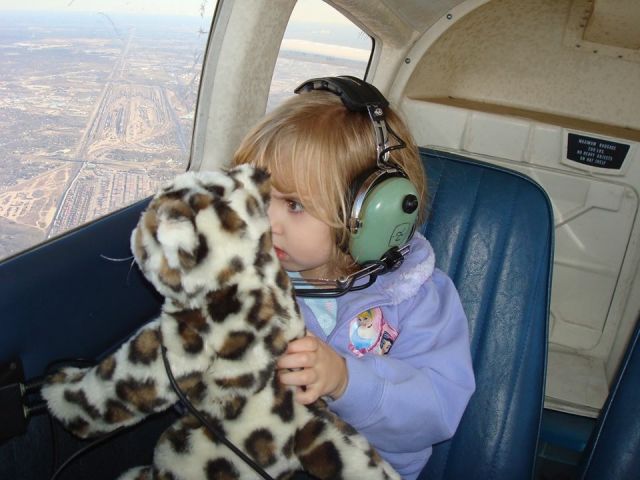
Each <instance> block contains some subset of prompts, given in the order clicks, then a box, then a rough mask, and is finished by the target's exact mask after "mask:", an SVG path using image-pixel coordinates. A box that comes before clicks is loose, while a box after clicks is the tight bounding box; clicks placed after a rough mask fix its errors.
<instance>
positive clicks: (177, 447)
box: [43, 165, 399, 480]
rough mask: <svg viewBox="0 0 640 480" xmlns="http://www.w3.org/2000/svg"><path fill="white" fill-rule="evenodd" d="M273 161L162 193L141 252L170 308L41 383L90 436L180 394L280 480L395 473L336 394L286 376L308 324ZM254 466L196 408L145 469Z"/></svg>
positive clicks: (210, 471) (147, 221) (213, 475)
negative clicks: (339, 406)
mask: <svg viewBox="0 0 640 480" xmlns="http://www.w3.org/2000/svg"><path fill="white" fill-rule="evenodd" d="M269 192H270V185H269V180H268V176H267V174H266V173H265V172H263V171H261V170H257V169H253V168H252V167H250V166H248V165H244V166H240V167H237V168H235V169H232V170H228V171H220V172H203V173H197V174H196V173H186V174H183V175H180V176H178V177H177V178H176V179H175V180H174V182H173V183H172V184H171V185H170V186H168V187H167V188H165V189H164V190H162V191H161V192H159V193H158V194H157V195H156V196H155V197H154V199H153V200H152V202H151V204H150V205H149V207H148V208H147V210H146V211H145V212H144V213H143V215H142V217H141V219H140V221H139V223H138V225H137V227H136V228H135V230H134V231H133V234H132V237H131V247H132V250H133V252H134V256H135V259H136V262H137V264H138V266H139V267H140V269H141V270H142V272H143V273H144V274H145V276H146V277H147V278H148V279H149V280H150V281H151V283H152V284H153V285H154V286H155V288H156V289H157V290H158V291H159V292H160V293H161V294H162V295H164V297H165V301H164V304H163V306H162V310H161V313H160V315H159V316H158V317H157V318H156V319H155V320H153V321H151V322H150V323H148V324H146V325H145V326H144V327H142V328H141V329H140V330H139V331H138V332H137V333H135V334H134V335H133V336H132V337H131V338H130V339H129V340H128V341H127V342H126V343H125V344H123V345H122V346H121V347H120V348H119V349H118V350H117V351H116V353H114V354H113V355H111V356H109V357H107V358H105V359H104V360H103V361H102V362H100V364H98V365H97V366H95V367H93V368H90V369H76V368H67V369H64V370H62V371H60V372H59V373H57V374H55V375H53V376H51V377H50V378H49V379H48V381H47V384H46V385H45V387H44V388H43V396H44V397H45V399H46V400H47V403H48V406H49V409H50V411H51V412H52V413H53V415H54V416H55V417H57V418H58V419H59V420H61V421H62V422H63V424H64V425H65V426H66V428H67V429H69V430H70V431H72V432H73V433H75V434H76V435H78V436H80V437H88V436H93V435H98V434H101V433H104V432H108V431H111V430H114V429H115V428H117V427H121V426H126V425H132V424H134V423H136V422H139V421H140V420H142V419H143V418H144V417H146V416H147V415H149V414H151V413H154V412H158V411H161V410H165V409H166V408H168V407H169V406H171V405H173V404H174V403H175V402H176V401H177V396H176V395H175V393H174V391H173V390H172V388H171V386H170V384H169V380H168V377H167V374H166V371H165V368H164V366H163V361H162V353H161V348H162V347H164V348H166V350H167V358H168V360H169V363H170V365H171V369H172V371H173V374H174V376H175V377H176V379H177V381H178V384H179V385H180V388H181V389H182V390H183V391H184V392H185V393H186V395H187V396H188V398H189V399H190V401H191V402H192V403H193V405H194V406H195V407H196V408H197V409H198V410H199V411H200V412H201V413H202V414H203V415H204V416H205V418H206V419H207V420H208V421H209V422H210V423H211V424H212V425H214V426H216V427H217V428H218V429H219V430H221V431H223V432H224V433H225V434H226V436H227V437H228V438H229V439H230V440H231V441H232V442H233V443H234V444H235V445H236V446H237V447H238V448H240V449H241V450H243V451H244V452H245V453H246V454H247V455H249V456H250V457H251V458H252V459H253V460H254V461H255V462H257V463H258V464H259V465H261V466H262V467H263V468H265V469H266V471H267V472H268V473H269V474H270V475H271V476H272V477H273V478H277V479H287V478H290V477H291V476H292V475H293V474H294V472H296V471H300V470H305V471H307V472H308V473H310V474H311V475H313V476H314V477H317V478H320V479H340V478H354V479H355V478H357V479H362V478H366V479H396V478H399V476H398V475H397V473H395V472H394V471H393V470H392V468H391V467H390V466H389V465H388V464H387V463H386V462H384V461H383V460H382V459H381V458H380V457H379V456H378V454H377V453H376V451H375V450H374V449H373V448H372V447H371V445H370V444H369V443H368V442H367V441H366V440H365V438H364V437H362V436H361V435H359V434H358V433H357V432H356V431H355V430H354V429H353V428H352V427H350V426H349V425H347V424H346V423H345V422H343V421H341V420H340V419H339V418H338V417H336V416H335V415H334V414H333V413H331V412H330V411H329V410H328V408H327V405H326V403H325V402H324V401H322V400H318V401H316V402H315V403H313V404H312V405H309V406H302V405H300V404H297V403H295V402H294V400H293V391H292V389H291V388H288V387H284V386H282V385H281V384H280V383H279V382H278V380H277V376H276V366H275V365H276V359H277V358H278V356H280V355H281V354H282V353H283V352H284V351H285V349H286V347H287V344H288V342H289V341H291V340H292V339H294V338H299V337H301V336H303V335H304V334H305V327H304V323H303V321H302V319H301V318H300V315H299V312H298V310H297V305H296V303H295V300H294V297H293V291H292V287H291V284H290V282H289V278H288V276H287V275H286V273H285V272H284V271H283V270H282V268H281V267H280V264H279V262H278V261H277V258H276V256H275V253H274V250H273V247H272V243H271V234H270V229H269V223H268V219H267V216H266V208H267V204H268V201H269ZM256 477H257V474H256V473H255V471H253V470H251V468H250V467H249V466H247V465H246V464H245V463H244V462H243V461H242V460H240V459H239V458H238V457H237V456H236V455H235V454H234V453H233V452H231V451H230V450H229V449H228V448H227V447H226V446H224V445H223V444H222V443H221V442H220V441H219V439H217V438H216V437H215V436H213V435H212V434H211V433H210V432H209V431H208V430H207V429H205V428H204V427H203V426H202V425H201V424H200V422H199V421H198V420H197V419H196V418H195V417H193V416H191V415H186V416H184V417H183V418H181V419H180V420H179V421H178V422H177V423H175V424H174V425H172V426H171V427H169V428H168V429H167V430H166V431H165V432H164V434H163V435H162V436H161V437H160V439H159V440H158V443H157V445H156V448H155V453H154V460H153V464H152V465H150V466H144V467H139V468H136V469H133V470H130V471H128V472H126V473H125V474H124V475H123V477H121V478H128V479H132V478H136V479H148V478H154V479H200V478H206V479H229V480H231V479H246V478H256Z"/></svg>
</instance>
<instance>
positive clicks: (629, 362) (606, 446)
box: [579, 321, 640, 480]
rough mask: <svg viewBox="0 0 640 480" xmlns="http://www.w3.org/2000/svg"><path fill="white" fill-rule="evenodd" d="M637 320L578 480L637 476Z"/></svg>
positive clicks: (639, 338) (639, 440)
mask: <svg viewBox="0 0 640 480" xmlns="http://www.w3.org/2000/svg"><path fill="white" fill-rule="evenodd" d="M638 452H640V321H638V323H637V325H636V330H635V332H634V334H633V336H632V337H631V339H630V341H629V345H628V347H627V351H626V353H625V356H624V358H623V360H622V362H621V364H620V368H619V369H618V374H617V376H616V378H615V381H614V382H613V384H612V385H611V388H610V390H609V396H608V398H607V401H606V402H605V405H604V407H603V408H602V412H601V413H600V416H599V418H598V421H597V423H596V426H595V429H594V431H593V434H592V436H591V439H590V440H589V443H588V445H587V448H586V449H585V453H584V455H583V458H582V461H581V463H580V465H579V472H580V473H579V478H580V479H581V480H600V479H603V478H606V479H607V480H630V479H638V478H640V455H638Z"/></svg>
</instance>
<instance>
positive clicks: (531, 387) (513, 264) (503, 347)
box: [419, 149, 554, 480]
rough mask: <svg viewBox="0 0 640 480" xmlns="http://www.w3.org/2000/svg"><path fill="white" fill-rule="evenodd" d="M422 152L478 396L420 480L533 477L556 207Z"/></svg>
mask: <svg viewBox="0 0 640 480" xmlns="http://www.w3.org/2000/svg"><path fill="white" fill-rule="evenodd" d="M420 153H421V156H422V159H423V163H424V165H425V168H426V170H427V175H428V182H429V185H428V186H429V196H430V199H431V206H430V212H429V217H428V220H427V221H426V223H425V225H423V227H422V231H423V233H425V235H426V237H427V238H428V239H429V240H430V241H431V244H432V245H433V248H434V250H435V252H436V265H437V266H438V267H439V268H440V269H442V270H443V271H445V272H446V273H447V274H448V275H449V276H450V277H451V278H452V280H453V281H454V283H455V284H456V286H457V288H458V290H459V292H460V298H461V300H462V304H463V306H464V309H465V311H466V313H467V316H468V320H469V326H470V335H471V353H472V358H473V365H474V371H475V375H476V384H477V387H476V392H475V393H474V395H473V396H472V397H471V400H470V403H469V405H468V407H467V410H466V411H465V414H464V416H463V418H462V420H461V423H460V425H459V427H458V430H457V431H456V433H455V435H454V436H453V438H452V439H450V440H448V441H445V442H442V443H440V444H437V445H435V446H434V448H433V455H432V457H431V459H430V460H429V462H428V463H427V465H426V467H425V468H424V470H423V471H422V473H421V474H420V477H419V479H421V480H424V479H429V480H445V479H447V480H458V479H461V478H464V479H465V480H469V479H481V480H486V479H491V480H513V479H527V478H532V477H533V475H534V468H535V459H536V446H537V440H538V434H539V430H540V425H541V417H542V410H543V400H544V383H545V373H546V358H547V325H548V315H549V298H550V287H551V271H552V260H553V238H554V226H553V213H552V209H551V206H550V202H549V199H548V197H547V195H546V193H545V192H544V191H543V190H542V188H541V187H540V186H539V185H537V184H536V183H535V182H533V181H532V180H531V179H529V178H528V177H526V176H524V175H521V174H519V173H516V172H512V171H509V170H506V169H502V168H499V167H496V166H493V165H489V164H485V163H481V162H477V161H473V160H469V159H465V158H463V157H460V156H456V155H453V154H448V153H442V152H437V151H433V150H427V149H421V152H420ZM421 421H423V422H425V423H426V422H428V421H429V419H422V420H421Z"/></svg>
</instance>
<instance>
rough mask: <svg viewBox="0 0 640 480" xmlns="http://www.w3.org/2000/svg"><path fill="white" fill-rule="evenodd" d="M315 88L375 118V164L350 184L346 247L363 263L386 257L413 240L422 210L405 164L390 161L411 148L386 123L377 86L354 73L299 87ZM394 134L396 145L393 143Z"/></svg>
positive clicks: (385, 104)
mask: <svg viewBox="0 0 640 480" xmlns="http://www.w3.org/2000/svg"><path fill="white" fill-rule="evenodd" d="M312 90H326V91H329V92H331V93H334V94H335V95H338V96H339V97H340V99H341V100H342V103H343V104H344V106H345V107H346V108H347V109H348V110H350V111H352V112H361V113H363V114H365V115H368V116H369V118H370V119H371V122H372V124H373V129H374V133H375V139H376V153H377V158H376V166H375V167H374V168H373V169H372V170H369V171H365V172H364V173H363V174H362V175H360V176H358V177H357V178H356V179H355V181H354V182H353V183H352V184H351V185H350V188H349V192H350V195H349V196H350V199H351V206H350V211H349V212H348V214H349V215H348V225H347V227H348V230H349V233H350V235H349V244H348V247H347V248H346V250H347V251H348V253H350V254H351V256H352V257H353V259H354V260H355V261H356V263H358V264H360V265H366V264H367V263H368V262H378V261H381V260H384V259H385V258H388V257H389V255H393V254H394V252H397V250H398V248H399V247H402V246H404V245H406V244H407V243H408V242H409V240H410V239H411V237H412V236H413V233H414V232H415V229H416V221H417V217H418V212H419V209H418V206H419V202H418V193H417V191H416V188H415V187H414V185H413V184H412V183H411V181H410V180H409V179H408V177H407V175H406V173H405V172H404V171H403V170H402V168H400V166H398V165H396V164H395V163H393V162H392V161H391V160H390V152H391V151H392V150H396V149H400V148H406V144H405V142H404V141H402V139H401V138H399V137H398V136H397V135H396V133H395V132H394V131H393V130H392V129H391V127H390V126H389V125H387V122H386V120H385V113H384V109H385V108H386V107H388V105H389V102H388V101H387V99H386V98H385V97H384V96H383V95H382V94H381V93H380V91H379V90H378V89H377V88H376V87H374V86H373V85H371V84H370V83H367V82H365V81H364V80H360V79H359V78H356V77H352V76H339V77H324V78H314V79H311V80H307V81H306V82H304V83H303V84H302V85H300V86H299V87H298V88H296V89H295V90H294V91H295V93H303V92H308V91H312ZM389 134H391V135H392V136H393V138H394V139H395V141H396V142H397V143H396V144H394V145H390V143H389ZM393 256H394V258H395V260H394V262H396V263H397V264H396V265H394V266H393V267H394V268H395V267H397V266H399V264H400V263H401V261H402V259H403V258H404V257H403V256H400V257H398V255H397V253H396V254H395V255H393ZM398 260H399V263H398Z"/></svg>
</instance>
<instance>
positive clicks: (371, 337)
mask: <svg viewBox="0 0 640 480" xmlns="http://www.w3.org/2000/svg"><path fill="white" fill-rule="evenodd" d="M397 336H398V332H397V331H396V330H395V329H394V328H393V327H392V326H391V325H389V324H388V323H387V321H386V320H385V319H384V316H383V315H382V310H381V309H380V307H374V308H370V309H369V310H365V311H364V312H360V313H359V314H358V315H356V317H355V318H353V319H352V320H351V322H350V324H349V350H351V352H353V353H354V354H355V355H356V356H357V357H362V356H363V355H365V354H367V353H374V354H377V355H386V354H387V353H389V350H391V347H392V346H393V342H395V340H396V337H397Z"/></svg>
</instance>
